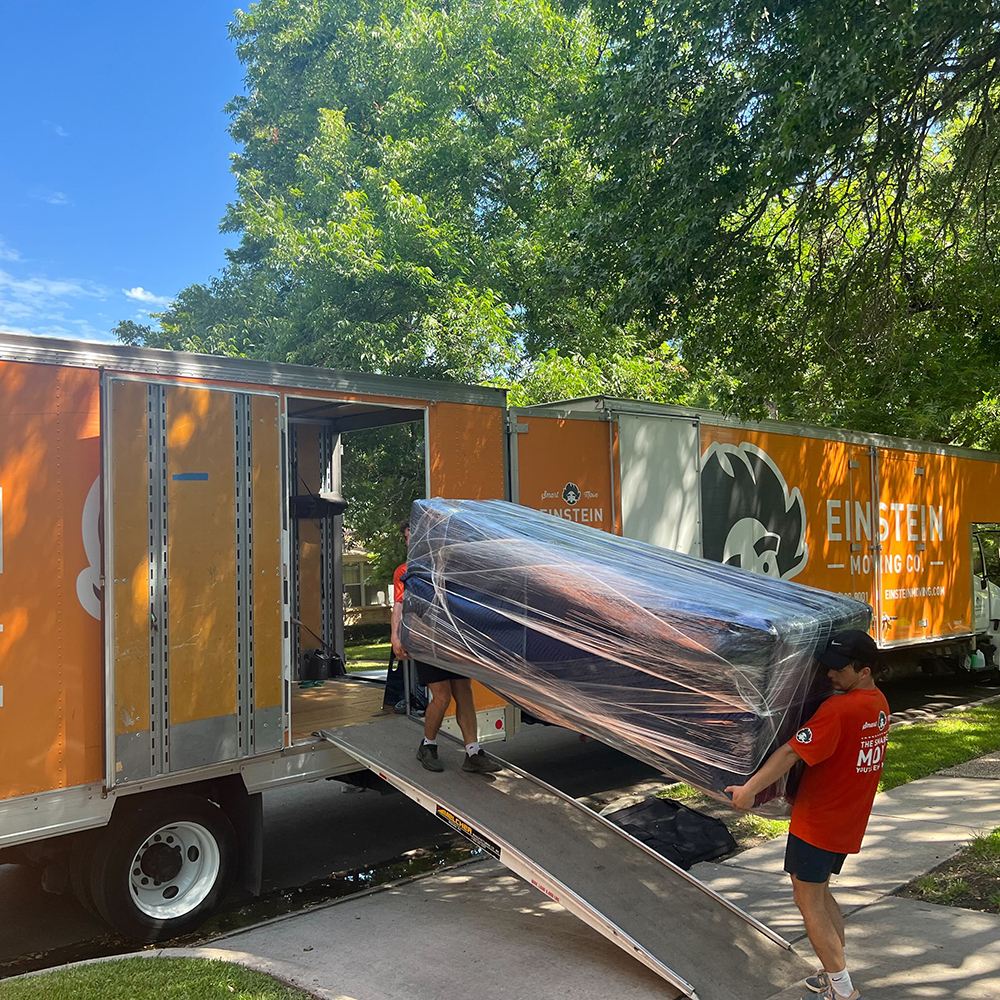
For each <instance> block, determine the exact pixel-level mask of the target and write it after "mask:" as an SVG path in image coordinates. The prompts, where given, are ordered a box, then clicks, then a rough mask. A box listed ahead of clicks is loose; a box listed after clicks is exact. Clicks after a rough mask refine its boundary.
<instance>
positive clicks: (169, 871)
mask: <svg viewBox="0 0 1000 1000" xmlns="http://www.w3.org/2000/svg"><path fill="white" fill-rule="evenodd" d="M122 805H123V806H126V808H125V809H123V810H122V812H121V813H116V815H115V816H113V817H112V820H111V823H110V824H109V825H108V828H107V831H106V833H105V835H104V837H103V838H102V840H101V843H100V845H99V846H98V848H97V850H96V851H95V855H94V861H93V863H92V865H91V882H90V887H91V897H92V899H93V901H94V905H95V906H96V908H97V911H98V913H100V915H101V916H102V917H103V918H104V919H105V920H106V921H107V922H108V923H109V924H110V925H111V926H112V927H113V928H114V929H115V930H117V931H119V932H120V933H122V934H124V935H125V936H126V937H130V938H135V939H136V940H138V941H146V942H148V941H160V940H163V939H164V938H171V937H176V936H177V935H179V934H186V933H187V932H188V931H191V930H194V929H195V928H196V927H197V926H198V925H199V924H201V923H203V922H204V921H205V920H206V919H208V917H210V916H211V915H212V914H213V913H214V912H215V911H216V910H217V909H218V907H219V906H220V905H221V903H222V901H223V900H224V899H225V897H226V895H227V894H228V892H229V890H230V889H231V888H232V885H233V881H234V879H235V877H236V871H237V864H238V860H239V859H238V850H239V849H238V847H237V840H236V833H235V831H234V830H233V825H232V823H230V821H229V818H228V817H227V816H226V814H225V813H224V812H223V811H222V810H221V809H220V808H219V807H218V806H217V805H215V803H213V802H210V801H209V800H208V799H205V798H201V797H199V796H197V795H192V794H190V793H188V792H166V793H162V794H158V795H157V794H153V795H150V796H149V797H148V798H146V797H145V796H143V797H142V798H141V799H139V800H138V801H136V802H135V803H130V802H127V801H126V802H124V803H122Z"/></svg>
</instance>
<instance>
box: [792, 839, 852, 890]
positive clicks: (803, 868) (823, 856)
mask: <svg viewBox="0 0 1000 1000" xmlns="http://www.w3.org/2000/svg"><path fill="white" fill-rule="evenodd" d="M846 857H847V855H846V854H835V853H834V852H833V851H824V850H823V849H822V848H820V847H813V845H812V844H807V843H806V842H805V841H804V840H802V839H801V838H800V837H796V836H795V835H794V834H792V833H790V834H789V835H788V845H787V846H786V847H785V871H786V872H788V874H789V875H794V876H795V877H796V878H797V879H798V880H799V881H800V882H826V881H828V880H829V878H830V876H831V875H839V874H840V869H841V868H843V867H844V858H846Z"/></svg>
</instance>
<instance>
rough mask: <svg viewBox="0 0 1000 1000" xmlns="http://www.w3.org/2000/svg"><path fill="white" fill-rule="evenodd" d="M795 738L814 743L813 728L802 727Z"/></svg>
mask: <svg viewBox="0 0 1000 1000" xmlns="http://www.w3.org/2000/svg"><path fill="white" fill-rule="evenodd" d="M795 738H796V740H798V741H799V743H812V741H813V731H812V730H811V729H809V728H808V727H807V728H805V729H800V730H799V731H798V732H797V733H796V734H795Z"/></svg>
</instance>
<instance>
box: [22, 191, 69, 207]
mask: <svg viewBox="0 0 1000 1000" xmlns="http://www.w3.org/2000/svg"><path fill="white" fill-rule="evenodd" d="M29 193H30V194H31V197H32V198H34V199H36V200H37V201H44V202H46V203H47V204H49V205H69V204H70V200H69V198H68V197H67V196H66V193H65V192H64V191H53V190H52V189H51V188H46V187H35V188H32V190H31V191H30V192H29Z"/></svg>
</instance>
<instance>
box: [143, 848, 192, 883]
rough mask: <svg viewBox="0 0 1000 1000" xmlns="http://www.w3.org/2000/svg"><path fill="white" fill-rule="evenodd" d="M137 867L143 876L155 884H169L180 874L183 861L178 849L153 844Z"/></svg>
mask: <svg viewBox="0 0 1000 1000" xmlns="http://www.w3.org/2000/svg"><path fill="white" fill-rule="evenodd" d="M139 867H140V869H141V870H142V874H143V875H145V876H147V877H148V878H151V879H153V880H154V881H156V882H171V881H173V880H174V879H175V878H177V876H178V875H179V874H180V873H181V868H183V867H184V859H183V858H182V856H181V849H180V847H176V846H175V847H169V846H167V845H166V844H153V845H152V846H151V847H150V848H149V849H148V850H147V851H146V852H145V853H144V854H143V855H142V861H141V862H140V864H139Z"/></svg>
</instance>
